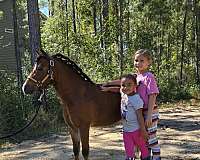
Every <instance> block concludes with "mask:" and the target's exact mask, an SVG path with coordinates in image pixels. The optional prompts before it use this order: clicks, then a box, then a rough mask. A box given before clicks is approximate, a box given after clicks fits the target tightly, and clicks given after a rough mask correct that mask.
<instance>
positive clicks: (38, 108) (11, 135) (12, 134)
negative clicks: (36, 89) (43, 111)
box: [0, 90, 45, 139]
mask: <svg viewBox="0 0 200 160" xmlns="http://www.w3.org/2000/svg"><path fill="white" fill-rule="evenodd" d="M44 94H45V91H44V90H42V94H41V95H40V97H39V98H38V102H39V103H35V104H34V107H36V111H35V115H34V116H33V118H32V119H31V121H30V122H29V123H27V124H26V125H25V126H24V127H22V128H21V129H18V130H17V131H15V132H13V133H11V134H8V135H6V136H2V137H0V139H6V138H10V137H13V136H15V135H17V134H19V133H21V132H22V131H24V130H25V129H26V128H28V127H29V126H30V125H31V124H32V122H33V121H34V120H35V118H36V117H37V115H38V112H39V110H40V107H41V105H42V98H43V96H44Z"/></svg>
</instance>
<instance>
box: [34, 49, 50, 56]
mask: <svg viewBox="0 0 200 160" xmlns="http://www.w3.org/2000/svg"><path fill="white" fill-rule="evenodd" d="M36 52H37V56H45V57H49V55H48V54H47V53H46V52H45V51H44V50H43V49H37V50H36Z"/></svg>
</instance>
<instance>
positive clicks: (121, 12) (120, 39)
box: [119, 0, 124, 75]
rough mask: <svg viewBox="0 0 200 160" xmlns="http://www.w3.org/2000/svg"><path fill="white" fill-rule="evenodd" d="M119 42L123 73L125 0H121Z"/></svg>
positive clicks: (121, 70) (121, 72)
mask: <svg viewBox="0 0 200 160" xmlns="http://www.w3.org/2000/svg"><path fill="white" fill-rule="evenodd" d="M119 13H120V15H119V42H120V49H119V55H120V74H121V75H122V74H123V65H124V64H123V59H124V53H123V52H124V48H123V44H124V40H123V0H119Z"/></svg>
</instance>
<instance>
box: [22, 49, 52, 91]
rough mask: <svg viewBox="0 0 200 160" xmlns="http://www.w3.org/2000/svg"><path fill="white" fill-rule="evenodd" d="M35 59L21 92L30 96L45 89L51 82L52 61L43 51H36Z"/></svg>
mask: <svg viewBox="0 0 200 160" xmlns="http://www.w3.org/2000/svg"><path fill="white" fill-rule="evenodd" d="M37 54H38V55H37V59H36V62H35V65H34V67H33V70H32V71H31V73H30V74H29V76H28V78H27V79H26V81H25V82H24V84H23V87H22V89H23V92H24V93H25V94H32V93H34V92H35V91H41V90H43V89H45V88H46V87H47V86H48V84H50V82H52V80H53V67H54V61H53V59H52V58H51V57H50V56H49V55H48V54H47V53H45V52H44V51H42V50H38V51H37Z"/></svg>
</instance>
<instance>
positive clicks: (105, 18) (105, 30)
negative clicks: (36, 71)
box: [102, 0, 109, 49]
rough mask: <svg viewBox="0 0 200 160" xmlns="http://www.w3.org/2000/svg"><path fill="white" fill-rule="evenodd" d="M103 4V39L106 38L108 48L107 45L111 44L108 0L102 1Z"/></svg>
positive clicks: (105, 42)
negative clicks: (109, 38)
mask: <svg viewBox="0 0 200 160" xmlns="http://www.w3.org/2000/svg"><path fill="white" fill-rule="evenodd" d="M102 2H103V4H102V5H103V11H102V16H103V35H104V36H103V38H104V47H105V49H106V48H107V45H108V43H109V40H108V37H109V31H108V30H109V26H108V0H102Z"/></svg>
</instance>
